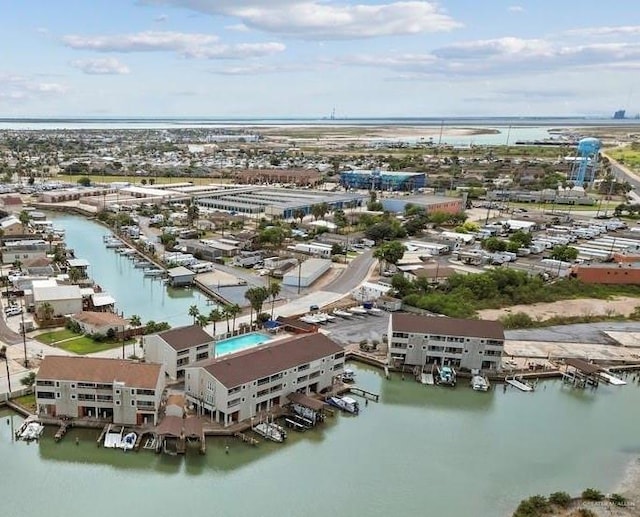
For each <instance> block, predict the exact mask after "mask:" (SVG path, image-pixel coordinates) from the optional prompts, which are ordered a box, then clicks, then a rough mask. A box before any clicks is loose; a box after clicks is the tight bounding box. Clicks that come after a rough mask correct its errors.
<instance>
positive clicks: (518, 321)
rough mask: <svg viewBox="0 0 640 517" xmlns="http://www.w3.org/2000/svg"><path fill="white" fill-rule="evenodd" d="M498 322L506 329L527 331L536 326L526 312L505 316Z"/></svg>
mask: <svg viewBox="0 0 640 517" xmlns="http://www.w3.org/2000/svg"><path fill="white" fill-rule="evenodd" d="M500 321H502V324H503V325H504V328H506V329H527V328H531V327H535V326H536V321H535V320H534V319H533V318H532V317H531V316H529V315H528V314H527V313H526V312H516V313H513V314H506V315H504V316H503V317H502V318H500Z"/></svg>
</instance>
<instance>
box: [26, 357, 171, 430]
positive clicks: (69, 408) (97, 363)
mask: <svg viewBox="0 0 640 517" xmlns="http://www.w3.org/2000/svg"><path fill="white" fill-rule="evenodd" d="M164 386H165V384H164V374H163V372H162V367H161V365H159V364H149V363H138V362H135V361H125V360H122V359H103V358H94V357H68V356H54V355H48V356H46V357H45V358H44V360H43V361H42V365H41V366H40V370H39V371H38V375H37V377H36V403H37V407H38V414H39V415H42V416H50V417H61V416H67V417H71V418H96V419H102V420H105V421H109V422H113V423H116V424H127V425H146V424H148V425H155V424H156V423H157V420H158V409H159V408H160V401H161V399H162V392H163V390H164Z"/></svg>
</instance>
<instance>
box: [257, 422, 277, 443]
mask: <svg viewBox="0 0 640 517" xmlns="http://www.w3.org/2000/svg"><path fill="white" fill-rule="evenodd" d="M252 429H253V430H254V431H255V432H256V433H258V434H259V435H260V436H262V437H263V438H266V439H267V440H271V441H272V442H277V443H282V442H283V441H284V437H283V436H282V433H281V432H280V431H279V430H278V429H276V428H275V427H274V426H273V425H272V424H269V423H267V422H260V423H259V424H257V425H256V426H254V427H253V428H252Z"/></svg>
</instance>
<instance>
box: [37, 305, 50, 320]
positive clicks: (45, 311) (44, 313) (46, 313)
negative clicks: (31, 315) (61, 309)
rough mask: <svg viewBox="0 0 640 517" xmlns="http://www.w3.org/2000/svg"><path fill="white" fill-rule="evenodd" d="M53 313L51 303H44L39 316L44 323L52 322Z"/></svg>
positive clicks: (39, 310)
mask: <svg viewBox="0 0 640 517" xmlns="http://www.w3.org/2000/svg"><path fill="white" fill-rule="evenodd" d="M53 313H54V309H53V305H51V304H50V303H49V302H44V303H43V304H42V305H40V307H39V309H38V315H39V316H40V318H41V319H42V320H43V321H49V320H51V318H52V317H53Z"/></svg>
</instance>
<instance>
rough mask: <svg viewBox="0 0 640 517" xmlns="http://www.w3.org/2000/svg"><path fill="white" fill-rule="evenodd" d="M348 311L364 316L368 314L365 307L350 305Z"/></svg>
mask: <svg viewBox="0 0 640 517" xmlns="http://www.w3.org/2000/svg"><path fill="white" fill-rule="evenodd" d="M349 312H351V313H353V314H357V315H360V316H366V315H367V314H369V311H367V309H365V308H364V307H351V308H350V309H349Z"/></svg>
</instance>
